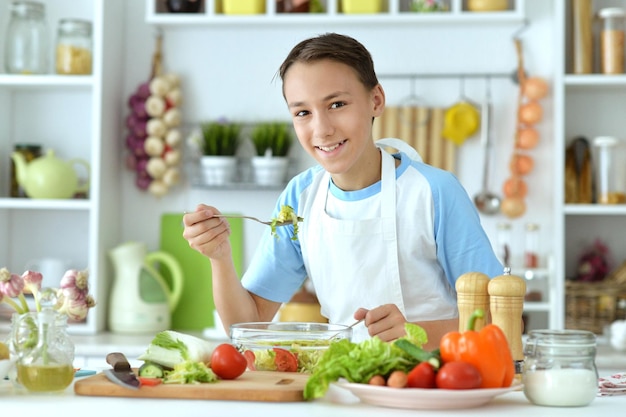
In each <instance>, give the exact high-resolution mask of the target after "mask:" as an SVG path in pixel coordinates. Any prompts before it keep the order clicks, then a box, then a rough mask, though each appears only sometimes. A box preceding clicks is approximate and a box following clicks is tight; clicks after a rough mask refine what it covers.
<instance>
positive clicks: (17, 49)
mask: <svg viewBox="0 0 626 417" xmlns="http://www.w3.org/2000/svg"><path fill="white" fill-rule="evenodd" d="M9 10H10V11H11V19H10V21H9V25H8V28H7V32H6V37H5V41H4V43H5V45H4V69H5V71H6V72H7V73H9V74H45V73H47V72H48V43H47V33H46V30H47V23H46V15H45V11H46V9H45V5H44V4H43V3H39V2H33V1H14V2H12V3H11V5H10V7H9Z"/></svg>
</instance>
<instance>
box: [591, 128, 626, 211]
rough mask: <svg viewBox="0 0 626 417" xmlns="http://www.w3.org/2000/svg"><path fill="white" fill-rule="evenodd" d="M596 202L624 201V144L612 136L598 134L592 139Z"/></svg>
mask: <svg viewBox="0 0 626 417" xmlns="http://www.w3.org/2000/svg"><path fill="white" fill-rule="evenodd" d="M593 147H594V152H595V155H594V162H595V176H596V177H595V182H596V203H598V204H624V203H626V164H624V157H626V144H625V143H624V141H623V140H621V139H619V138H616V137H613V136H599V137H597V138H595V139H594V140H593Z"/></svg>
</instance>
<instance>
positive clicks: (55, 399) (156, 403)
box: [0, 381, 626, 417]
mask: <svg viewBox="0 0 626 417" xmlns="http://www.w3.org/2000/svg"><path fill="white" fill-rule="evenodd" d="M0 406H1V410H2V415H3V416H5V415H6V416H8V415H26V416H31V415H36V414H37V415H43V414H45V413H48V414H50V415H64V414H71V415H74V414H76V413H80V414H82V413H86V414H88V415H89V417H110V416H112V415H113V416H120V417H124V416H133V417H136V416H142V415H156V416H202V415H232V416H242V415H251V416H271V417H294V416H320V417H321V416H323V417H327V416H337V415H341V416H342V417H353V416H354V417H356V416H358V417H367V416H381V415H385V416H415V415H416V413H419V415H420V416H421V417H429V416H441V415H442V411H441V410H419V411H416V410H407V409H396V408H384V407H377V406H373V405H367V404H363V403H361V402H359V400H358V399H357V398H356V397H354V396H353V395H352V394H350V393H349V392H347V391H346V390H344V389H341V388H338V387H331V389H330V390H329V392H328V394H327V395H326V397H324V398H323V399H321V400H317V401H313V402H293V403H266V402H248V401H209V400H170V399H143V398H117V397H115V398H113V397H91V396H79V395H75V394H74V393H73V387H72V386H70V387H69V388H68V389H67V390H66V391H65V392H63V393H61V394H48V395H36V394H15V393H14V392H13V387H12V385H11V383H10V382H8V381H0ZM624 407H626V396H615V397H597V398H595V399H594V400H593V402H592V403H591V404H590V405H588V406H586V407H540V406H535V405H533V404H531V403H530V402H529V401H528V400H527V399H526V397H525V396H524V394H523V393H522V392H521V391H514V392H510V393H506V394H503V395H501V396H499V397H496V398H494V399H493V400H492V401H491V402H489V403H488V404H486V405H484V406H481V407H477V408H469V409H467V408H466V409H459V410H445V411H443V413H444V414H445V415H446V416H464V417H466V416H503V415H506V416H507V417H516V416H520V417H521V416H524V417H526V416H528V415H532V413H537V414H538V415H548V414H549V415H550V416H551V417H558V416H564V417H565V416H567V417H577V416H584V417H588V416H599V415H614V416H617V415H622V414H623V410H624ZM80 410H82V411H80ZM11 413H16V414H11ZM17 413H19V414H17Z"/></svg>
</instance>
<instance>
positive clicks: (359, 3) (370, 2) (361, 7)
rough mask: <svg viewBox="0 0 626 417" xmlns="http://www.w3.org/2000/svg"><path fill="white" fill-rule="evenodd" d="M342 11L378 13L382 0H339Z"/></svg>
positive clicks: (381, 6)
mask: <svg viewBox="0 0 626 417" xmlns="http://www.w3.org/2000/svg"><path fill="white" fill-rule="evenodd" d="M341 10H342V12H343V13H380V12H382V11H383V0H341Z"/></svg>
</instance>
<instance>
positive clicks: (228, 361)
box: [211, 343, 248, 379]
mask: <svg viewBox="0 0 626 417" xmlns="http://www.w3.org/2000/svg"><path fill="white" fill-rule="evenodd" d="M247 365H248V361H247V360H246V358H245V357H244V356H243V355H242V354H241V352H239V351H238V350H237V348H235V347H234V346H233V345H231V344H230V343H222V344H221V345H219V346H218V347H216V348H215V350H214V351H213V353H212V354H211V369H212V370H213V372H215V375H217V376H218V377H219V378H221V379H235V378H237V377H239V375H241V374H243V373H244V371H245V370H246V366H247Z"/></svg>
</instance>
